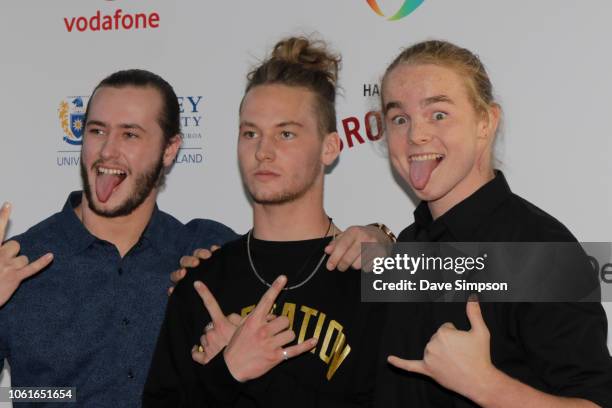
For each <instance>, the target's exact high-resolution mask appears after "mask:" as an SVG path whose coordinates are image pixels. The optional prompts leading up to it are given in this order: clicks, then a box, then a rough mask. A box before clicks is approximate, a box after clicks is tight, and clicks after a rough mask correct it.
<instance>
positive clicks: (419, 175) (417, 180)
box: [410, 159, 439, 190]
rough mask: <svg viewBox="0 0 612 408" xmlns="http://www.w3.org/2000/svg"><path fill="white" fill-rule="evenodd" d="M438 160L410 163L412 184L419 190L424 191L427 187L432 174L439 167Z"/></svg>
mask: <svg viewBox="0 0 612 408" xmlns="http://www.w3.org/2000/svg"><path fill="white" fill-rule="evenodd" d="M438 163H439V162H438V160H435V159H434V160H419V161H417V160H413V161H411V162H410V182H411V183H412V186H413V187H414V188H416V189H417V190H422V189H424V188H425V186H426V185H427V182H428V181H429V177H430V176H431V172H432V171H433V170H434V169H435V168H436V166H437V165H438Z"/></svg>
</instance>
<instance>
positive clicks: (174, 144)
mask: <svg viewBox="0 0 612 408" xmlns="http://www.w3.org/2000/svg"><path fill="white" fill-rule="evenodd" d="M182 143H183V138H182V137H181V134H180V133H179V134H176V135H174V136H172V138H170V141H169V142H168V145H167V146H166V148H165V149H164V158H163V161H164V167H170V166H171V165H172V162H173V161H174V159H175V158H176V155H177V154H178V151H179V148H180V147H181V144H182Z"/></svg>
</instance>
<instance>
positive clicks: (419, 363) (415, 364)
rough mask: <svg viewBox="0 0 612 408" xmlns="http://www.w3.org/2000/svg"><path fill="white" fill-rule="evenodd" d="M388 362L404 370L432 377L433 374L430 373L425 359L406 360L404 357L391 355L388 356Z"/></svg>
mask: <svg viewBox="0 0 612 408" xmlns="http://www.w3.org/2000/svg"><path fill="white" fill-rule="evenodd" d="M387 362H388V363H389V364H391V365H392V366H394V367H397V368H401V369H402V370H405V371H410V372H413V373H419V374H423V375H426V376H428V377H431V374H430V373H429V370H428V369H427V366H426V365H425V363H424V362H423V360H404V359H403V358H399V357H396V356H389V357H387Z"/></svg>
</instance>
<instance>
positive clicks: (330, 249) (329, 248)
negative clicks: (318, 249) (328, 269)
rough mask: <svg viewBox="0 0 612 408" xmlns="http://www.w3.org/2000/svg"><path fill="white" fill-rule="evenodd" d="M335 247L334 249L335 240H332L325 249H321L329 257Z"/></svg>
mask: <svg viewBox="0 0 612 408" xmlns="http://www.w3.org/2000/svg"><path fill="white" fill-rule="evenodd" d="M335 247H336V240H335V239H334V240H333V241H332V242H330V243H329V244H327V246H326V247H325V249H323V252H325V253H326V254H327V255H329V254H331V253H332V252H333V251H334V248H335Z"/></svg>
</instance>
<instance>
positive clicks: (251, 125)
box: [240, 120, 304, 128]
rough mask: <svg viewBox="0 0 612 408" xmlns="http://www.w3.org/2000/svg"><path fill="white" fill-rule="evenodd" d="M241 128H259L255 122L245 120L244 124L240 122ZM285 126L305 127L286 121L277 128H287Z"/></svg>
mask: <svg viewBox="0 0 612 408" xmlns="http://www.w3.org/2000/svg"><path fill="white" fill-rule="evenodd" d="M240 126H248V127H254V128H256V127H258V126H257V125H256V124H255V123H253V122H249V121H247V120H243V121H242V122H240ZM285 126H297V127H304V125H302V124H301V123H300V122H296V121H294V120H288V121H284V122H280V123H277V124H276V127H285Z"/></svg>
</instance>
